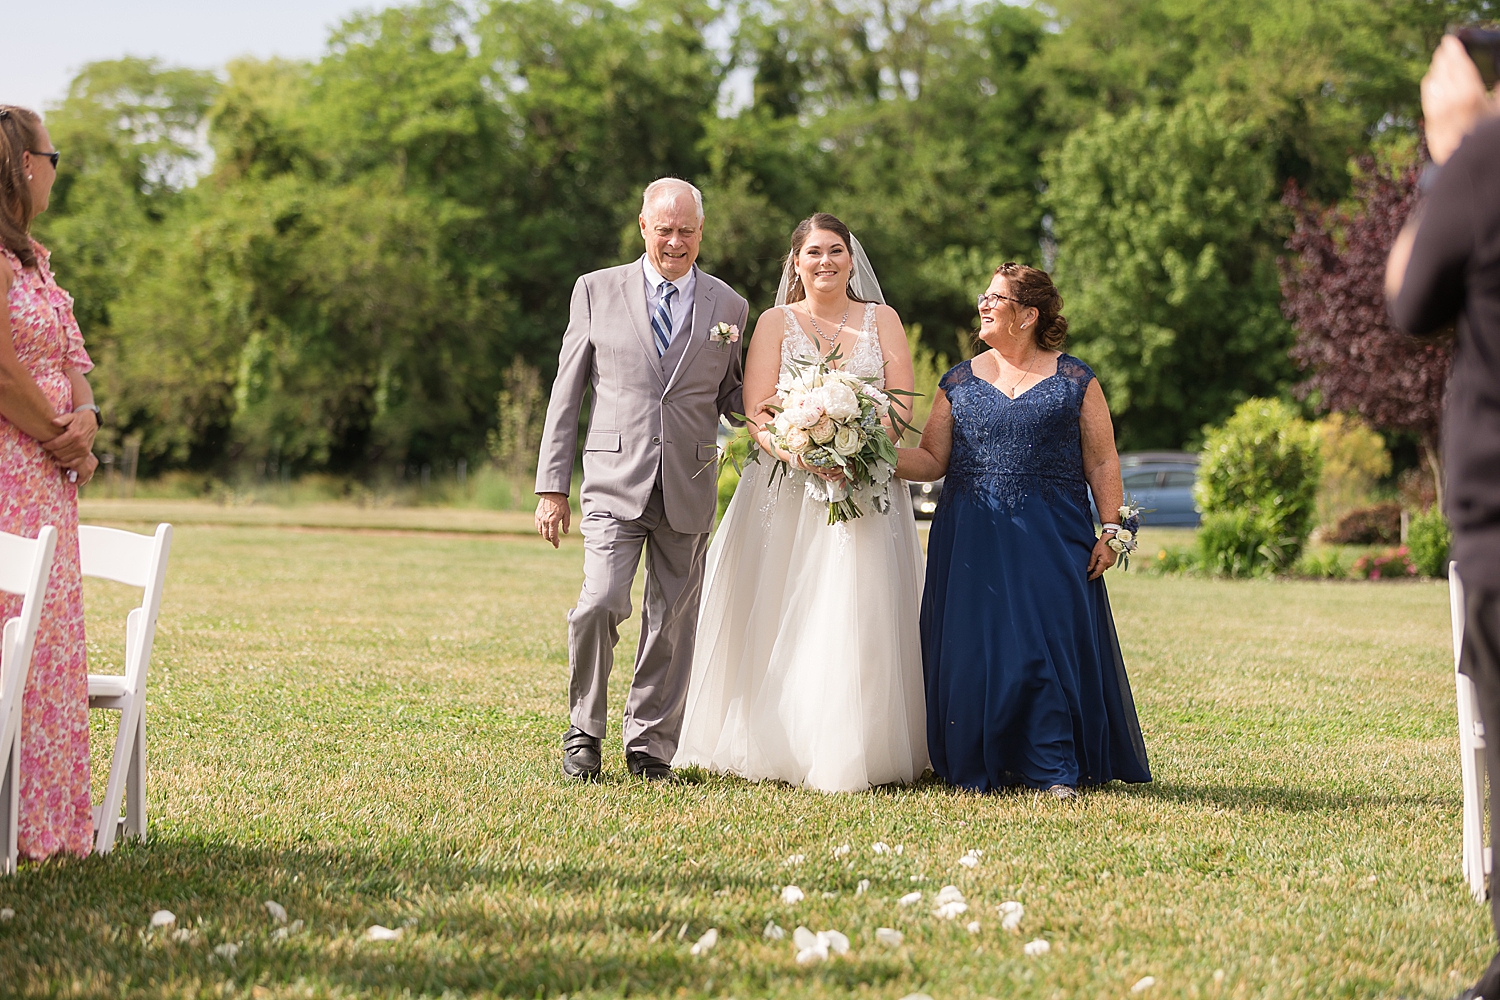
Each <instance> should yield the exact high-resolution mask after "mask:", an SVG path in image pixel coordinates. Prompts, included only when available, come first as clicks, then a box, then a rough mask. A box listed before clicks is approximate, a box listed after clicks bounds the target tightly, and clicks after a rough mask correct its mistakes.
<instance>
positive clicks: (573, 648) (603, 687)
mask: <svg viewBox="0 0 1500 1000" xmlns="http://www.w3.org/2000/svg"><path fill="white" fill-rule="evenodd" d="M579 529H580V531H581V532H582V533H583V592H582V593H581V594H579V595H578V606H577V607H576V608H574V609H573V610H572V611H570V612H568V667H569V670H570V671H571V681H570V683H569V688H568V700H569V704H570V710H569V715H570V717H571V719H572V722H573V725H575V726H577V727H578V728H579V729H581V730H583V731H584V732H586V733H588V734H589V735H590V736H594V737H601V738H602V737H603V736H604V730H605V725H606V722H607V720H608V686H609V674H610V671H611V670H612V669H613V667H614V662H615V644H616V643H617V642H619V639H620V632H619V624H620V622H622V621H624V620H625V619H626V618H629V617H630V587H631V584H632V583H633V582H634V580H635V570H636V566H637V565H638V564H639V562H640V557H641V549H642V548H643V547H644V548H645V550H646V596H645V602H644V604H645V606H644V607H643V608H642V609H641V642H640V648H639V649H638V650H637V652H636V659H635V663H636V667H635V679H634V681H633V683H632V684H631V686H630V695H629V697H628V699H627V701H626V703H625V731H624V736H625V749H626V750H644V751H646V752H647V753H649V754H651V756H653V757H657V758H660V759H661V760H666V761H670V760H671V759H672V757H673V756H674V755H675V754H676V753H677V740H678V737H679V736H680V735H681V732H682V713H683V708H684V706H685V705H686V702H687V690H688V679H689V677H690V675H691V673H692V664H693V639H694V636H695V633H696V631H697V627H698V599H699V597H700V596H701V594H702V592H703V566H704V559H705V556H706V554H707V552H708V532H702V533H688V532H681V531H674V530H673V529H672V526H671V525H670V524H669V523H668V522H667V517H666V510H665V505H664V504H663V501H662V493H661V488H660V487H659V486H658V487H657V488H656V489H653V490H652V491H651V499H650V500H649V501H648V502H647V504H646V509H645V510H644V511H642V512H641V516H640V517H638V518H636V519H635V520H631V521H627V520H621V519H618V518H615V517H612V516H611V515H609V514H605V513H599V512H592V513H588V514H585V515H584V517H583V522H582V524H581V525H579Z"/></svg>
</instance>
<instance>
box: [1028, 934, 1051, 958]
mask: <svg viewBox="0 0 1500 1000" xmlns="http://www.w3.org/2000/svg"><path fill="white" fill-rule="evenodd" d="M1021 950H1022V951H1024V952H1025V953H1026V956H1027V957H1028V958H1036V957H1037V956H1038V955H1045V954H1047V952H1049V951H1051V950H1052V945H1051V944H1050V943H1048V942H1046V941H1043V940H1042V939H1041V938H1037V939H1036V940H1035V941H1027V942H1026V946H1025V947H1024V948H1022V949H1021Z"/></svg>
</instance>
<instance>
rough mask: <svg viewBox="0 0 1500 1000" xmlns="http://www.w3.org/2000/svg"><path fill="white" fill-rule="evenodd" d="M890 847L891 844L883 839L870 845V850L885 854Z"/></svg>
mask: <svg viewBox="0 0 1500 1000" xmlns="http://www.w3.org/2000/svg"><path fill="white" fill-rule="evenodd" d="M890 849H891V848H890V845H888V844H887V843H886V842H885V841H883V840H877V841H875V843H873V844H871V845H870V850H872V851H874V852H875V853H876V854H884V853H885V852H886V851H889V850H890Z"/></svg>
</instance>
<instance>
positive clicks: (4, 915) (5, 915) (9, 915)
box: [0, 906, 16, 924]
mask: <svg viewBox="0 0 1500 1000" xmlns="http://www.w3.org/2000/svg"><path fill="white" fill-rule="evenodd" d="M14 919H16V911H15V910H12V909H11V908H10V907H8V906H7V907H6V908H5V909H3V910H0V923H5V924H8V923H10V922H11V921H12V920H14Z"/></svg>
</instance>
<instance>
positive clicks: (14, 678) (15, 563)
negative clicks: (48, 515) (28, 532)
mask: <svg viewBox="0 0 1500 1000" xmlns="http://www.w3.org/2000/svg"><path fill="white" fill-rule="evenodd" d="M56 550H57V529H56V528H54V527H52V525H50V524H48V525H44V526H43V527H42V530H41V531H39V532H37V536H36V537H35V538H22V537H20V536H18V535H10V534H6V533H5V532H0V590H4V591H6V592H7V593H11V594H22V595H24V598H23V600H22V601H21V613H20V614H19V615H17V616H16V617H14V618H12V619H10V620H9V621H7V622H4V623H3V624H4V632H3V633H0V754H3V753H4V752H5V751H6V750H7V749H8V748H9V747H10V746H11V744H12V741H13V740H14V739H15V738H16V732H17V731H18V730H19V729H20V726H21V695H22V693H23V692H24V691H25V690H26V675H27V674H28V673H30V672H31V654H32V652H33V651H34V650H35V648H36V631H37V626H38V624H39V623H40V622H41V620H42V603H43V601H44V600H45V598H46V593H47V580H48V578H49V577H50V576H51V575H52V556H53V554H54V553H55V552H56Z"/></svg>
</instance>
